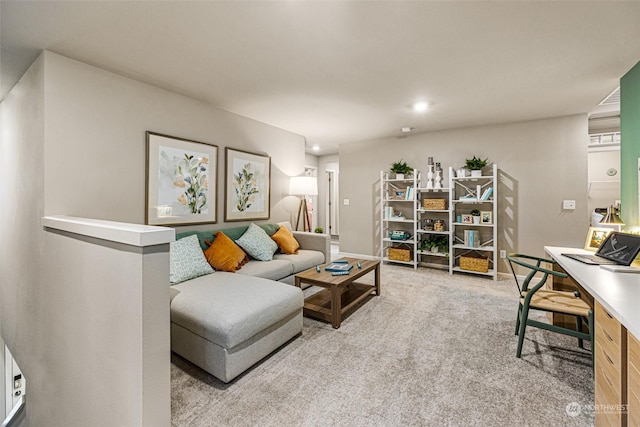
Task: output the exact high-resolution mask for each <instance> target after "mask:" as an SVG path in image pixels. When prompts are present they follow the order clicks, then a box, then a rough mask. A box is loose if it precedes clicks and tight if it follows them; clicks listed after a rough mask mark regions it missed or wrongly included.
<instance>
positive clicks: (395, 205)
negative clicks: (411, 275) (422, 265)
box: [380, 170, 420, 269]
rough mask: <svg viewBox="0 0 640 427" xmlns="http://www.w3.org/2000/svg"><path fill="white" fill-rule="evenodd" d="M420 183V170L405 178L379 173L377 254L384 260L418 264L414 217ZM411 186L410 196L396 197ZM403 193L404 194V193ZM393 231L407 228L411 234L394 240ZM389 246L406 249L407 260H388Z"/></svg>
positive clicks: (415, 217)
mask: <svg viewBox="0 0 640 427" xmlns="http://www.w3.org/2000/svg"><path fill="white" fill-rule="evenodd" d="M419 184H420V172H419V171H417V170H414V171H413V175H412V176H410V177H405V178H404V179H397V178H391V177H390V174H389V172H386V171H381V172H380V200H381V203H382V209H380V252H381V253H380V257H381V259H382V261H383V262H391V263H395V264H405V265H411V266H413V268H414V269H415V268H417V266H418V258H417V257H418V253H417V252H418V251H417V249H418V237H417V216H416V208H417V204H416V200H417V199H416V189H417V188H418V187H419ZM408 187H410V188H411V190H410V191H411V193H410V194H409V197H404V198H402V197H399V196H398V194H400V193H401V192H403V191H405V192H406V191H407V188H408ZM405 194H406V193H405ZM390 210H391V211H393V212H400V213H401V214H402V216H401V217H395V216H393V215H392V214H391V213H390V212H389V211H390ZM392 231H406V232H407V233H410V235H411V237H410V238H409V239H406V240H393V239H391V237H390V234H389V233H390V232H392ZM389 248H399V249H409V250H410V251H411V259H410V261H399V260H393V259H389Z"/></svg>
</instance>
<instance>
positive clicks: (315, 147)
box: [311, 145, 320, 151]
mask: <svg viewBox="0 0 640 427" xmlns="http://www.w3.org/2000/svg"><path fill="white" fill-rule="evenodd" d="M311 149H312V150H313V151H318V150H320V146H318V145H314V146H313V147H311Z"/></svg>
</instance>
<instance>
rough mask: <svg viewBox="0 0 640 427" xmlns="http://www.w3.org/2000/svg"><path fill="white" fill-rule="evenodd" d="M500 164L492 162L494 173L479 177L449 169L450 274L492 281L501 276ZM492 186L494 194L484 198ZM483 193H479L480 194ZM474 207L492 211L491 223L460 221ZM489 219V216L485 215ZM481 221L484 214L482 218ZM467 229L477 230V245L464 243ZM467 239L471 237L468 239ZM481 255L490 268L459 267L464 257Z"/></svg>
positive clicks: (492, 171)
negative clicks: (465, 274)
mask: <svg viewBox="0 0 640 427" xmlns="http://www.w3.org/2000/svg"><path fill="white" fill-rule="evenodd" d="M497 184H498V166H497V165H495V164H494V165H493V167H492V168H491V175H483V176H480V177H471V176H465V177H456V176H455V175H454V171H453V169H452V168H449V187H450V188H451V205H450V207H451V221H452V222H451V224H452V226H451V236H452V239H451V240H452V241H453V244H452V245H451V257H450V258H451V264H450V265H451V267H450V271H451V273H454V272H464V273H470V274H479V275H484V276H490V277H492V278H493V280H497V279H498V275H497V262H498V256H497V255H498V247H497V242H498V224H497V220H498V203H497V200H498V185H497ZM489 188H492V193H491V196H490V197H489V198H488V199H487V200H482V198H481V196H482V194H483V193H484V192H485V191H486V190H487V189H489ZM478 192H480V196H478ZM473 209H478V210H480V211H481V212H490V213H491V222H490V223H488V222H481V223H479V224H473V223H465V222H463V221H459V219H460V217H462V216H464V215H469V214H470V212H471V211H472V210H473ZM485 220H486V218H485ZM481 221H482V217H481ZM465 230H472V231H476V232H477V236H478V237H479V241H478V242H477V243H476V245H474V246H470V245H469V244H468V243H465V238H464V234H465V233H464V232H465ZM467 241H468V239H467ZM466 255H469V256H480V257H484V258H488V259H489V271H488V272H486V273H484V272H479V271H473V270H465V269H462V268H460V257H461V256H466Z"/></svg>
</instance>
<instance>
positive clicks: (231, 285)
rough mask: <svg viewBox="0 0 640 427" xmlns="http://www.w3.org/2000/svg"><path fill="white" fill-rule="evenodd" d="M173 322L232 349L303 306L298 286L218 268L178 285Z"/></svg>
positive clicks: (173, 302)
mask: <svg viewBox="0 0 640 427" xmlns="http://www.w3.org/2000/svg"><path fill="white" fill-rule="evenodd" d="M176 288H177V289H178V290H179V291H180V293H179V294H178V295H176V296H175V297H174V299H173V301H172V303H171V322H173V323H175V324H177V325H180V326H182V327H183V328H185V329H188V330H190V331H191V332H193V333H194V334H196V335H199V336H201V337H203V338H205V339H207V340H209V341H211V342H213V343H215V344H217V345H219V346H221V347H224V348H227V349H230V348H233V347H235V346H237V345H238V344H241V343H243V342H244V341H246V340H248V339H249V338H251V337H252V336H254V335H256V334H257V333H259V332H261V331H263V330H264V329H266V328H268V327H270V326H271V325H274V324H276V323H277V322H279V321H281V320H282V319H284V318H285V317H287V316H290V315H291V314H294V313H295V312H297V311H299V310H301V309H302V305H303V296H302V291H301V290H300V289H299V288H296V287H295V286H289V285H286V284H283V283H278V282H274V281H272V280H266V279H261V278H256V277H248V276H245V275H242V274H232V273H226V272H217V273H215V274H213V275H210V276H204V277H197V278H195V279H192V280H189V281H187V282H183V283H181V284H179V285H176Z"/></svg>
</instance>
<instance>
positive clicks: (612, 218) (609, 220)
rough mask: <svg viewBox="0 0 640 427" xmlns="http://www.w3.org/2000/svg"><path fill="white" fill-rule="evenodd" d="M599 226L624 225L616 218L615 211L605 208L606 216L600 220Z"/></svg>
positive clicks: (613, 208)
mask: <svg viewBox="0 0 640 427" xmlns="http://www.w3.org/2000/svg"><path fill="white" fill-rule="evenodd" d="M600 224H612V225H624V222H622V220H621V219H620V217H619V216H618V212H617V209H616V208H615V207H614V206H611V207H609V208H607V215H606V216H605V217H604V218H602V220H601V221H600Z"/></svg>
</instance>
